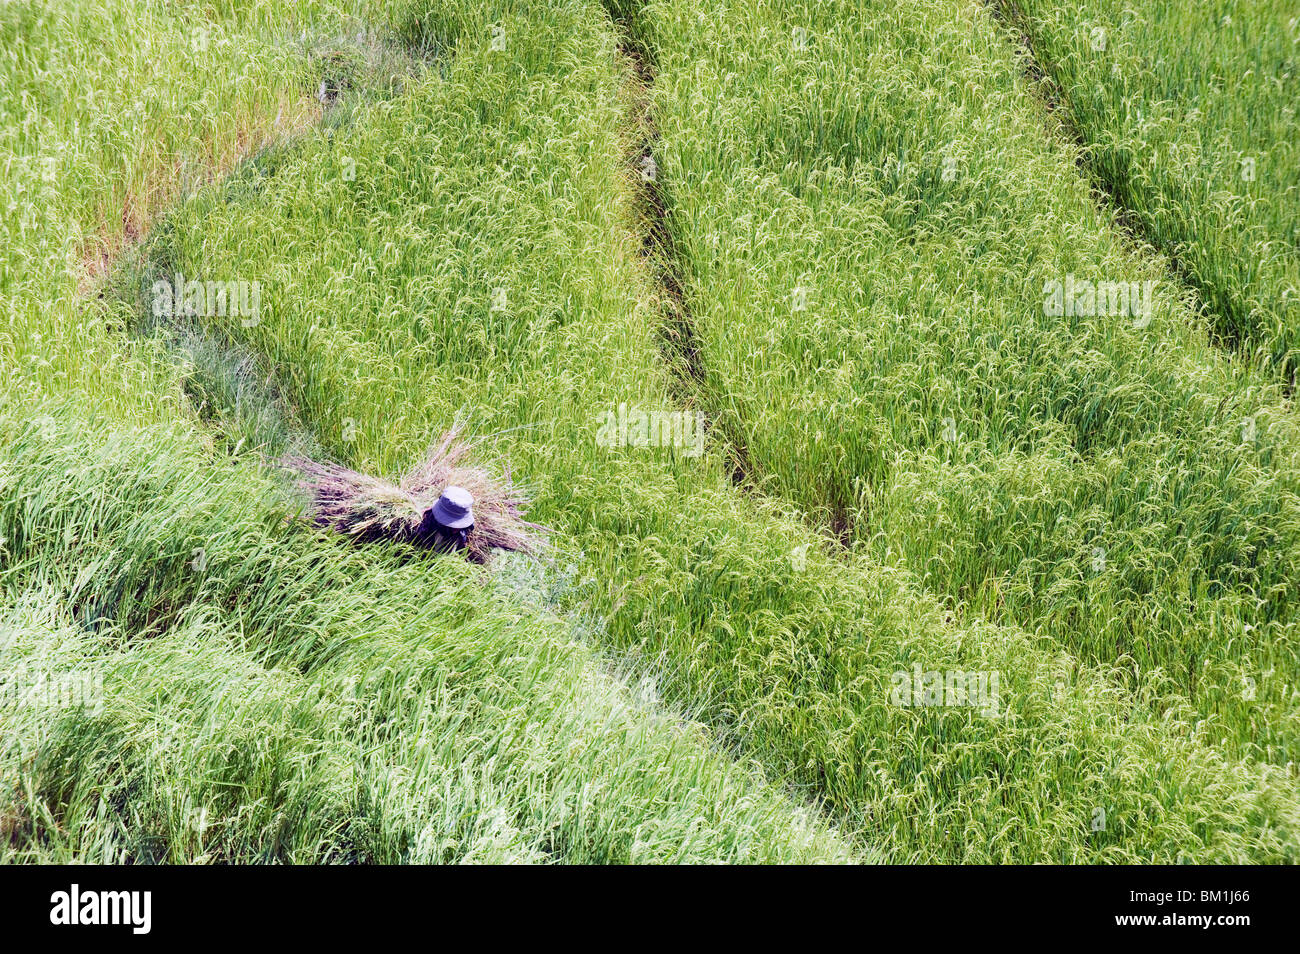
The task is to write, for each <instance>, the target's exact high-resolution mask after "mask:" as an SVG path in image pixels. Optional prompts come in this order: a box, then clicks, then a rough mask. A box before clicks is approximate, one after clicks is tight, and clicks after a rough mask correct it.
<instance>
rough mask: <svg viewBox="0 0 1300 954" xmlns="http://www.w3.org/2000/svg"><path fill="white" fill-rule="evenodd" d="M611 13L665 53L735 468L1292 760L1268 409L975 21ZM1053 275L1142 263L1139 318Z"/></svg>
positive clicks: (1268, 382)
mask: <svg viewBox="0 0 1300 954" xmlns="http://www.w3.org/2000/svg"><path fill="white" fill-rule="evenodd" d="M621 12H622V13H623V14H624V16H625V17H626V18H627V20H628V24H629V28H630V29H631V30H632V31H633V32H634V34H635V35H636V36H637V37H638V40H639V42H640V44H641V45H642V46H643V47H645V49H646V50H647V51H648V52H649V54H650V55H651V56H652V57H653V59H654V61H655V64H656V68H657V74H656V80H655V91H654V106H655V119H656V124H657V127H658V129H659V132H660V137H661V138H660V140H659V142H658V143H657V145H656V153H657V158H658V168H659V170H660V185H661V190H662V193H663V196H664V201H665V204H666V205H667V207H668V229H669V232H670V233H671V236H672V240H673V249H674V254H675V256H676V262H675V265H676V268H677V269H678V273H679V280H680V281H681V283H682V285H683V288H684V295H685V309H686V312H687V313H688V315H689V322H690V325H691V326H692V327H693V330H694V341H695V344H696V346H697V348H698V357H697V367H696V368H695V373H696V374H697V375H698V377H699V382H700V383H699V386H698V387H697V389H696V393H697V396H698V400H699V401H700V402H701V404H702V405H703V407H704V408H705V409H706V410H707V412H708V413H709V414H710V416H711V417H712V418H713V419H714V422H715V427H716V431H717V432H718V433H719V434H722V435H725V439H726V441H727V442H728V443H730V444H731V445H732V446H733V448H734V455H735V458H736V462H737V465H738V466H739V467H740V468H741V470H742V473H743V477H744V479H745V480H746V482H747V483H748V484H749V485H751V486H752V487H754V488H756V489H758V490H760V491H762V492H765V493H768V494H771V495H773V496H776V497H779V498H781V499H783V500H786V501H789V502H790V503H792V504H793V505H794V506H796V507H798V508H799V509H800V510H801V511H802V512H803V513H804V514H806V515H807V517H808V519H809V520H810V521H811V522H812V523H814V524H816V525H820V526H824V527H827V528H829V529H831V530H833V531H835V532H837V534H838V535H839V536H840V537H841V538H842V539H843V540H845V541H846V542H848V543H851V544H854V545H857V546H860V547H862V548H864V549H865V550H866V551H867V552H869V553H870V554H871V555H872V556H873V557H874V558H875V559H877V560H879V561H881V562H883V563H887V564H896V565H898V566H901V567H906V568H907V569H908V570H910V571H911V572H912V573H914V574H915V575H916V576H917V577H919V578H920V579H921V580H922V582H923V584H924V586H925V588H926V589H927V590H928V591H929V592H931V593H934V594H935V595H937V596H938V597H940V598H941V599H942V600H944V602H945V603H946V604H947V605H949V606H950V607H952V609H953V611H954V612H958V613H960V614H962V615H963V616H964V617H966V618H977V617H982V618H985V619H988V620H990V621H993V622H998V623H1003V622H1006V623H1012V624H1015V625H1017V626H1020V627H1022V628H1025V629H1028V630H1031V631H1034V632H1038V633H1042V634H1045V635H1049V636H1051V637H1053V638H1054V639H1056V640H1058V641H1060V642H1061V643H1062V644H1063V645H1064V646H1066V647H1068V648H1069V649H1070V650H1072V651H1074V652H1077V653H1079V654H1080V655H1081V656H1082V657H1083V658H1085V659H1088V660H1096V661H1101V662H1104V663H1108V664H1109V663H1113V664H1115V665H1117V666H1119V667H1120V668H1122V669H1124V670H1126V671H1129V670H1131V671H1133V672H1134V673H1135V675H1137V676H1138V678H1142V677H1145V676H1158V678H1161V679H1163V680H1165V681H1166V683H1167V685H1169V686H1170V687H1171V688H1173V689H1176V690H1177V691H1178V692H1179V693H1181V695H1182V696H1183V697H1185V698H1186V699H1188V700H1189V701H1190V702H1191V703H1192V704H1193V706H1194V707H1195V708H1196V709H1197V711H1199V712H1200V713H1201V714H1202V715H1204V716H1206V717H1211V716H1213V717H1215V719H1216V722H1217V724H1218V731H1219V732H1220V733H1221V737H1226V738H1227V739H1228V740H1229V743H1230V750H1231V751H1235V752H1242V753H1246V754H1250V755H1255V756H1259V757H1263V758H1266V759H1269V760H1272V761H1276V762H1278V763H1287V762H1290V761H1294V759H1295V756H1296V752H1297V749H1296V745H1297V735H1296V732H1295V730H1296V728H1297V725H1298V723H1297V715H1296V713H1297V700H1296V698H1295V695H1294V693H1295V686H1296V685H1297V680H1298V679H1300V659H1298V658H1297V651H1298V649H1300V633H1297V615H1296V612H1295V609H1296V601H1297V595H1298V594H1300V567H1298V566H1297V564H1296V561H1295V560H1294V557H1293V554H1294V553H1295V552H1297V550H1300V497H1298V496H1297V487H1298V484H1297V480H1298V478H1297V474H1300V467H1297V464H1300V457H1298V454H1300V440H1298V439H1297V437H1298V435H1297V427H1296V421H1295V417H1294V414H1293V413H1292V411H1291V409H1290V404H1289V402H1288V401H1286V400H1285V398H1284V394H1283V390H1282V387H1281V385H1280V384H1278V383H1277V382H1276V381H1275V378H1274V375H1273V374H1272V373H1271V370H1269V369H1260V368H1254V367H1250V366H1245V365H1241V364H1239V363H1238V362H1234V361H1232V360H1230V359H1229V358H1227V357H1226V356H1224V355H1223V354H1222V353H1221V351H1220V350H1219V349H1218V348H1216V347H1215V346H1214V345H1213V344H1212V343H1211V342H1210V340H1209V338H1208V336H1207V334H1206V333H1205V329H1204V328H1203V327H1202V324H1201V322H1200V321H1199V320H1198V318H1197V317H1196V315H1195V314H1194V312H1193V311H1192V310H1190V309H1189V308H1188V307H1186V305H1185V303H1184V302H1183V301H1182V300H1181V298H1180V295H1181V292H1180V284H1179V281H1178V280H1177V279H1176V278H1175V277H1174V276H1173V275H1172V273H1171V272H1170V271H1169V269H1168V268H1167V267H1166V265H1165V264H1164V263H1162V262H1161V261H1160V260H1158V259H1157V258H1156V257H1155V256H1153V255H1151V254H1149V253H1148V252H1143V251H1142V250H1140V249H1136V248H1134V247H1133V246H1132V244H1131V243H1130V242H1127V241H1126V240H1125V239H1124V237H1123V235H1122V232H1121V231H1120V230H1119V228H1117V226H1116V223H1115V222H1114V221H1113V219H1112V217H1111V216H1110V215H1109V214H1108V213H1107V212H1106V211H1105V210H1104V209H1101V208H1098V205H1097V203H1096V201H1095V198H1094V197H1093V196H1092V195H1091V194H1090V192H1089V186H1088V183H1087V182H1086V181H1085V179H1083V178H1082V177H1081V176H1080V175H1079V173H1078V169H1077V164H1076V158H1077V152H1076V150H1075V149H1074V148H1073V147H1072V146H1070V145H1069V144H1068V143H1066V142H1065V141H1064V140H1063V139H1061V138H1060V137H1054V136H1053V135H1050V134H1049V130H1048V129H1047V128H1045V123H1044V121H1043V116H1042V114H1041V107H1040V106H1039V105H1038V103H1037V102H1036V101H1035V100H1034V99H1033V98H1032V97H1031V96H1029V95H1028V94H1027V90H1026V87H1025V83H1024V81H1023V79H1022V76H1021V67H1020V64H1019V63H1018V62H1017V61H1016V59H1015V57H1014V56H1013V53H1012V50H1011V49H1010V47H1009V46H1008V45H1007V44H1006V43H1005V41H1004V38H1003V36H1002V35H1001V33H1000V31H999V30H998V28H997V26H996V25H995V24H994V22H993V21H992V19H991V15H990V14H989V13H988V12H987V11H986V10H984V9H983V8H982V7H980V6H978V5H972V4H962V3H954V2H948V0H926V2H912V3H904V4H895V3H870V4H867V5H866V6H863V5H862V4H851V3H817V4H812V3H805V2H798V0H789V2H776V3H770V2H769V3H761V4H759V3H754V2H748V0H728V2H713V0H658V2H652V3H649V4H646V5H644V6H641V5H628V6H627V8H626V9H622V10H621ZM701 22H704V23H708V24H710V26H709V27H708V28H707V29H700V28H699V24H700V23H701ZM1070 276H1076V277H1077V278H1078V279H1080V280H1085V279H1086V280H1089V281H1092V282H1102V281H1107V282H1152V283H1154V285H1153V288H1152V295H1151V302H1152V309H1151V312H1150V314H1146V313H1143V312H1140V311H1139V312H1137V313H1131V314H1108V313H1097V314H1079V313H1076V314H1061V313H1057V312H1056V310H1055V309H1054V308H1053V307H1051V304H1052V303H1050V302H1048V301H1047V298H1048V296H1047V295H1046V294H1045V286H1046V285H1047V283H1048V282H1051V281H1053V280H1055V281H1060V282H1062V283H1064V282H1065V281H1067V280H1068V279H1069V277H1070ZM1078 304H1080V305H1084V304H1085V302H1083V301H1080V302H1079V303H1078ZM1071 310H1075V309H1071ZM1094 310H1095V309H1094ZM1062 311H1064V309H1063V308H1062Z"/></svg>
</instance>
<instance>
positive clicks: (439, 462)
mask: <svg viewBox="0 0 1300 954" xmlns="http://www.w3.org/2000/svg"><path fill="white" fill-rule="evenodd" d="M473 447H474V442H472V441H464V440H461V439H460V425H457V426H456V427H453V428H452V429H451V430H449V431H448V432H447V433H446V434H445V435H444V436H443V438H442V441H441V442H439V443H438V444H436V445H434V446H433V447H432V448H430V450H429V453H428V455H427V456H426V457H425V459H424V460H423V461H422V462H421V463H420V464H418V465H417V466H416V467H415V468H414V469H413V470H411V472H410V473H408V474H406V476H404V477H402V478H401V479H400V480H399V481H398V482H397V483H396V484H394V483H391V482H389V481H387V480H381V479H379V478H377V477H370V476H368V475H366V474H361V473H358V472H357V471H355V470H351V469H349V468H347V467H343V466H341V465H339V464H330V463H321V462H319V461H315V460H312V459H310V458H308V457H300V456H290V457H286V458H284V460H283V463H284V465H285V466H286V467H287V468H289V469H290V470H292V471H294V472H295V473H296V474H297V475H298V480H297V485H298V487H299V488H300V489H302V490H304V491H306V492H307V494H308V495H309V496H310V500H311V506H310V510H309V515H310V517H311V518H312V520H313V521H314V522H315V523H316V524H317V525H318V526H321V527H329V528H331V529H334V530H337V531H339V532H340V533H345V534H347V535H349V536H351V537H354V538H356V539H358V540H375V539H380V538H383V539H389V540H402V541H405V542H408V543H414V544H417V545H426V546H439V545H440V544H444V543H445V542H446V538H444V537H442V536H441V535H440V534H439V533H438V531H439V530H441V529H444V528H443V525H442V524H441V523H440V522H439V518H440V517H441V518H442V520H443V521H445V522H447V523H449V524H451V525H453V526H457V528H458V529H459V546H457V547H456V548H457V549H459V548H461V547H463V549H464V551H465V555H466V556H467V557H468V558H469V559H470V560H473V561H474V562H475V563H486V562H487V560H488V558H489V557H490V556H491V554H492V550H493V548H496V547H499V548H501V549H502V550H512V551H518V552H522V553H531V554H537V553H540V552H541V551H542V550H543V549H544V547H545V534H546V532H547V529H546V528H545V527H542V526H540V525H539V524H535V523H529V522H528V521H526V520H524V519H523V516H524V506H525V504H526V503H527V500H526V498H525V496H524V495H523V493H522V492H520V491H519V490H518V489H516V488H515V487H514V486H513V484H512V483H511V480H510V474H509V472H508V471H507V472H506V474H505V475H504V476H502V477H500V478H498V477H496V476H495V475H493V474H491V473H489V472H488V471H486V470H484V469H483V468H480V467H470V466H465V465H463V464H462V463H461V460H462V458H464V457H465V455H466V454H468V453H469V451H470V450H471V449H472V448H473ZM465 492H467V493H468V495H469V498H471V501H470V502H472V511H469V510H468V508H467V507H466V506H465V504H466V503H467V501H466V498H465V497H464V493H465ZM444 493H446V499H445V500H443V497H444ZM440 500H442V501H443V502H442V504H441V509H436V505H439V501H440ZM449 506H450V507H451V508H452V509H453V510H454V511H455V512H456V515H457V516H458V517H460V518H461V519H458V520H455V521H446V518H445V517H442V515H443V514H444V513H445V512H446V511H447V508H448V507H449ZM463 513H469V514H470V516H471V517H472V523H468V527H467V529H461V528H464V527H465V526H466V524H467V520H466V519H465V518H464V517H463V515H462V514H463Z"/></svg>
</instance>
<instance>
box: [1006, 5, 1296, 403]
mask: <svg viewBox="0 0 1300 954" xmlns="http://www.w3.org/2000/svg"><path fill="white" fill-rule="evenodd" d="M1008 12H1009V14H1010V19H1011V21H1012V22H1013V24H1014V25H1015V26H1016V27H1017V28H1018V29H1019V30H1022V31H1024V34H1023V35H1025V36H1026V37H1027V39H1028V41H1029V47H1030V50H1031V52H1032V54H1033V55H1034V56H1035V58H1036V59H1037V61H1038V63H1039V65H1040V67H1041V68H1043V69H1044V70H1045V71H1046V73H1047V77H1048V79H1049V81H1050V82H1051V84H1052V88H1051V95H1053V96H1054V97H1056V98H1058V99H1059V105H1060V109H1061V111H1062V113H1063V115H1064V116H1065V117H1066V119H1067V122H1069V123H1070V124H1071V126H1072V127H1073V128H1074V131H1075V132H1076V133H1077V135H1078V136H1079V137H1080V138H1081V139H1082V140H1083V143H1084V145H1085V150H1084V153H1085V155H1086V157H1087V160H1088V164H1089V168H1090V169H1091V171H1092V173H1093V174H1094V175H1095V176H1096V177H1097V179H1098V180H1099V181H1100V183H1101V184H1102V186H1103V187H1104V188H1105V190H1106V191H1107V192H1109V193H1110V194H1111V196H1112V197H1113V198H1114V199H1115V201H1117V202H1118V203H1119V205H1120V206H1121V207H1122V208H1123V209H1124V211H1125V212H1126V213H1127V214H1128V217H1129V219H1130V221H1131V222H1132V223H1133V224H1134V225H1135V227H1136V228H1137V230H1138V231H1139V233H1140V234H1142V235H1143V236H1144V237H1145V238H1146V239H1147V240H1149V241H1150V242H1152V243H1153V244H1155V245H1156V246H1157V247H1158V248H1160V249H1162V250H1163V251H1164V252H1166V253H1167V254H1168V255H1169V256H1171V257H1172V258H1173V259H1174V260H1175V261H1176V262H1177V265H1178V270H1179V272H1180V274H1181V275H1182V276H1183V277H1184V278H1185V279H1186V280H1187V282H1188V283H1189V284H1190V285H1191V286H1192V287H1193V288H1195V289H1196V291H1197V293H1198V296H1199V298H1200V299H1201V301H1203V302H1204V304H1205V307H1206V310H1207V312H1208V317H1209V321H1210V323H1211V325H1212V326H1213V328H1214V330H1215V331H1216V333H1217V334H1218V335H1219V336H1220V337H1221V338H1222V339H1223V340H1224V342H1225V343H1226V344H1228V345H1230V346H1231V347H1233V348H1234V350H1236V351H1238V352H1240V353H1241V354H1242V355H1245V356H1248V357H1250V358H1258V359H1263V360H1265V361H1269V362H1273V363H1276V364H1277V365H1278V366H1279V367H1280V368H1281V370H1282V372H1283V374H1284V375H1285V376H1287V377H1289V379H1290V381H1291V384H1292V387H1294V383H1295V372H1296V368H1297V357H1298V354H1297V352H1298V351H1300V244H1297V243H1300V121H1297V118H1296V106H1297V102H1300V10H1297V9H1296V7H1295V5H1294V4H1293V3H1287V2H1285V0H1210V2H1204V3H1194V4H1189V3H1178V2H1176V0H1173V2H1171V0H1139V2H1137V3H1133V2H1125V3H1120V2H1118V0H1086V2H1083V3H1068V4H1066V3H1059V2H1053V0H1018V2H1017V3H1015V4H1010V5H1008Z"/></svg>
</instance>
